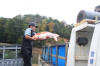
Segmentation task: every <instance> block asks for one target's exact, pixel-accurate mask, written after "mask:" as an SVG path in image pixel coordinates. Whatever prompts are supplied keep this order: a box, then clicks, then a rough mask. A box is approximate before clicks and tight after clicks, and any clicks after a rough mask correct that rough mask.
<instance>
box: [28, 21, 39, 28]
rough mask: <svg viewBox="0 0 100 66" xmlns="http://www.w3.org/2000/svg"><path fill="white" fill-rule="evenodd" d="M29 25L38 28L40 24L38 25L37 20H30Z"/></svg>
mask: <svg viewBox="0 0 100 66" xmlns="http://www.w3.org/2000/svg"><path fill="white" fill-rule="evenodd" d="M29 26H35V27H36V28H38V25H36V23H35V22H29Z"/></svg>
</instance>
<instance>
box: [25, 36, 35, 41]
mask: <svg viewBox="0 0 100 66" xmlns="http://www.w3.org/2000/svg"><path fill="white" fill-rule="evenodd" d="M25 39H29V40H36V38H34V37H30V36H29V35H25Z"/></svg>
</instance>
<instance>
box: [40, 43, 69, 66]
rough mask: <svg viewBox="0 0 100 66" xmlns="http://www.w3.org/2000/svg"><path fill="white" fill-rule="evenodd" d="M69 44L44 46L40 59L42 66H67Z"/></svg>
mask: <svg viewBox="0 0 100 66" xmlns="http://www.w3.org/2000/svg"><path fill="white" fill-rule="evenodd" d="M67 49H68V44H55V45H51V46H44V47H43V48H42V55H41V59H40V63H41V64H40V65H41V66H66V64H67V63H66V62H67Z"/></svg>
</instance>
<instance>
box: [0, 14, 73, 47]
mask: <svg viewBox="0 0 100 66" xmlns="http://www.w3.org/2000/svg"><path fill="white" fill-rule="evenodd" d="M29 22H36V23H37V24H38V26H39V28H38V29H37V30H36V32H42V31H49V32H53V33H57V34H59V35H60V37H62V38H70V33H71V28H72V27H71V25H66V26H65V24H64V23H62V22H59V21H58V20H57V19H52V18H51V17H50V18H47V17H44V16H40V15H38V14H37V15H31V14H29V15H24V16H21V15H17V16H15V17H14V18H0V42H4V43H18V44H21V43H22V38H23V35H24V30H25V29H26V28H28V23H29ZM46 42H51V43H52V42H55V41H54V40H53V39H48V40H46V41H45V40H44V41H43V40H42V41H35V42H34V44H33V45H34V46H38V47H40V46H42V45H45V44H46Z"/></svg>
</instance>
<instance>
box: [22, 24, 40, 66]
mask: <svg viewBox="0 0 100 66" xmlns="http://www.w3.org/2000/svg"><path fill="white" fill-rule="evenodd" d="M37 27H38V26H37V25H36V24H35V23H34V22H30V23H29V28H27V29H26V30H25V32H24V37H23V44H22V49H21V53H22V58H23V61H24V66H31V57H32V44H31V42H32V41H33V40H36V39H35V38H32V36H34V35H35V30H36V28H37ZM33 43H34V42H33Z"/></svg>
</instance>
